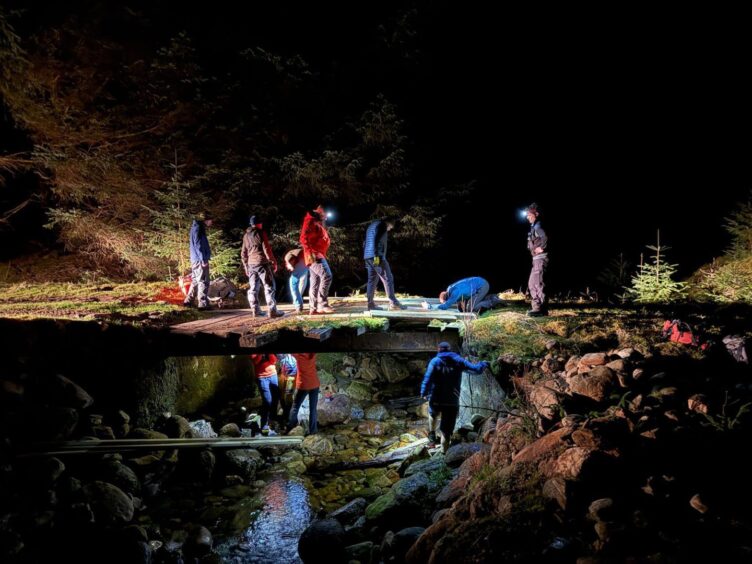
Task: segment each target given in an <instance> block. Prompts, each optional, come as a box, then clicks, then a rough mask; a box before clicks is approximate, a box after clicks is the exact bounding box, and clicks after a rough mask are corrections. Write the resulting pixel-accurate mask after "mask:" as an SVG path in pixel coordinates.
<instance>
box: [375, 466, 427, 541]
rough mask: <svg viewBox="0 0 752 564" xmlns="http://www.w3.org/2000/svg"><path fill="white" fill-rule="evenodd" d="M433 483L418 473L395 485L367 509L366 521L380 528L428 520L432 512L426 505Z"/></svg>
mask: <svg viewBox="0 0 752 564" xmlns="http://www.w3.org/2000/svg"><path fill="white" fill-rule="evenodd" d="M430 487H431V482H430V480H429V479H428V476H427V475H426V474H425V472H418V473H416V474H413V475H412V476H410V477H409V478H403V479H401V480H399V481H398V482H397V483H395V484H394V486H393V487H392V489H391V490H389V491H388V492H387V493H385V494H384V495H382V496H380V497H378V498H376V500H375V501H374V502H373V503H371V504H370V505H369V506H368V507H366V519H367V521H368V522H369V523H372V524H374V525H376V526H378V527H386V526H388V527H390V528H394V527H407V526H410V525H411V524H415V523H416V522H421V521H424V520H426V518H427V514H426V513H427V512H430V511H431V510H432V508H431V507H429V506H427V504H426V497H427V494H428V492H429V489H430Z"/></svg>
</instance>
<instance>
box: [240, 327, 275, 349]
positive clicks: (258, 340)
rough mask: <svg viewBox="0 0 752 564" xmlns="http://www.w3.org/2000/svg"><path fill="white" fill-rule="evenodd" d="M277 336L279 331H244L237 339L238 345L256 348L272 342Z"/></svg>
mask: <svg viewBox="0 0 752 564" xmlns="http://www.w3.org/2000/svg"><path fill="white" fill-rule="evenodd" d="M278 337H279V331H266V332H264V333H253V332H249V333H245V334H244V335H243V336H241V337H240V339H239V340H238V345H239V346H240V347H241V348H245V349H257V348H259V347H263V346H265V345H268V344H270V343H273V342H274V341H276V340H277V338H278Z"/></svg>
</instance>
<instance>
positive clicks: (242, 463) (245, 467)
mask: <svg viewBox="0 0 752 564" xmlns="http://www.w3.org/2000/svg"><path fill="white" fill-rule="evenodd" d="M224 463H225V467H226V474H228V475H235V476H242V477H243V478H244V479H245V480H246V481H247V482H250V481H252V480H254V479H255V478H256V470H258V468H259V466H261V464H262V463H263V459H262V457H261V454H260V453H259V451H257V450H254V449H252V448H248V449H233V450H227V451H225V453H224Z"/></svg>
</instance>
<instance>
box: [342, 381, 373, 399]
mask: <svg viewBox="0 0 752 564" xmlns="http://www.w3.org/2000/svg"><path fill="white" fill-rule="evenodd" d="M345 394H347V395H348V396H349V397H350V398H352V399H354V400H355V401H369V400H371V399H373V394H374V389H373V388H372V387H371V386H370V385H368V384H366V383H365V382H359V381H357V380H356V381H354V382H350V385H349V386H347V388H346V389H345Z"/></svg>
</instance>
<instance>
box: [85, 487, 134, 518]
mask: <svg viewBox="0 0 752 564" xmlns="http://www.w3.org/2000/svg"><path fill="white" fill-rule="evenodd" d="M83 491H84V496H85V497H86V501H87V502H88V504H89V506H90V507H91V510H92V512H93V513H94V519H95V520H96V522H97V523H100V524H102V525H119V524H125V523H129V522H130V521H131V519H133V511H134V509H133V501H132V500H131V498H130V497H128V496H127V495H126V494H125V493H124V492H123V490H121V489H120V488H118V487H117V486H114V485H112V484H108V483H107V482H99V481H96V482H92V483H90V484H87V485H86V486H84V489H83Z"/></svg>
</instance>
